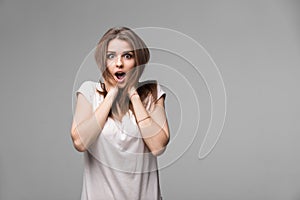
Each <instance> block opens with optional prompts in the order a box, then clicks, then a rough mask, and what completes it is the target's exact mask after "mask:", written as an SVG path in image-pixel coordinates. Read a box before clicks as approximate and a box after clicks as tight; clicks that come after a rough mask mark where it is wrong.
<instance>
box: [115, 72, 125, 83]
mask: <svg viewBox="0 0 300 200" xmlns="http://www.w3.org/2000/svg"><path fill="white" fill-rule="evenodd" d="M125 76H126V73H125V72H116V73H115V77H116V78H117V81H118V82H122V81H124V79H125Z"/></svg>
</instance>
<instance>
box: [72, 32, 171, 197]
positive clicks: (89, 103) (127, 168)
mask: <svg viewBox="0 0 300 200" xmlns="http://www.w3.org/2000/svg"><path fill="white" fill-rule="evenodd" d="M149 58H150V53H149V50H148V48H147V47H146V45H145V43H144V42H143V41H142V39H141V38H140V37H139V36H138V35H136V33H134V32H133V31H132V30H131V29H129V28H126V27H121V28H111V29H110V30H108V31H107V32H106V33H105V34H104V35H103V37H102V38H101V40H100V41H99V43H98V45H97V47H96V51H95V59H96V62H97V65H98V67H99V69H100V71H101V73H102V77H103V82H101V81H99V83H97V82H92V81H86V82H84V83H83V84H82V85H81V86H80V88H79V90H78V91H77V92H76V94H77V104H76V110H75V114H74V119H73V124H72V129H71V136H72V140H73V144H74V147H75V148H76V149H77V150H78V151H80V152H84V162H85V170H84V180H83V189H82V196H81V199H82V200H86V199H89V200H99V199H105V200H110V199H116V200H120V199H121V200H122V199H124V200H125V199H126V200H148V199H149V200H156V199H161V198H162V197H161V193H160V186H159V175H158V168H157V156H158V155H160V154H162V153H163V152H164V150H165V148H166V145H167V144H168V142H169V128H168V123H167V119H166V114H165V109H164V100H165V92H164V91H162V90H161V88H160V86H159V85H158V84H157V83H156V82H154V81H148V82H143V83H140V82H139V78H140V77H141V75H142V73H143V70H144V67H145V65H146V63H147V62H148V61H149Z"/></svg>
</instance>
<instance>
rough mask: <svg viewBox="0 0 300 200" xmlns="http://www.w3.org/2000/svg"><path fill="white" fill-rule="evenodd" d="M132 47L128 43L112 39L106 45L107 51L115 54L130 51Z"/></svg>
mask: <svg viewBox="0 0 300 200" xmlns="http://www.w3.org/2000/svg"><path fill="white" fill-rule="evenodd" d="M131 50H133V49H132V46H131V44H130V43H129V42H127V41H125V40H120V39H117V38H115V39H113V40H111V41H110V42H109V43H108V46H107V51H113V52H117V53H121V52H123V51H131Z"/></svg>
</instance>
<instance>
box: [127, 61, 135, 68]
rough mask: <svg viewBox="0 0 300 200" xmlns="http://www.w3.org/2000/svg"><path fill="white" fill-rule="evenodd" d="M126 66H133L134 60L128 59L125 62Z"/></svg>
mask: <svg viewBox="0 0 300 200" xmlns="http://www.w3.org/2000/svg"><path fill="white" fill-rule="evenodd" d="M126 66H127V68H129V69H131V68H133V67H135V61H134V60H128V61H127V62H126Z"/></svg>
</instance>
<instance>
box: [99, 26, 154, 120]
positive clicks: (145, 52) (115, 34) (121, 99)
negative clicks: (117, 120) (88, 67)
mask: <svg viewBox="0 0 300 200" xmlns="http://www.w3.org/2000/svg"><path fill="white" fill-rule="evenodd" d="M116 38H117V39H120V40H124V41H126V42H128V43H129V44H130V45H131V46H132V48H133V54H134V59H135V67H134V68H133V70H131V72H130V80H131V81H130V83H128V84H127V85H126V86H125V87H124V88H123V89H119V93H118V95H117V97H116V101H114V104H113V106H112V109H111V112H110V114H109V115H110V116H111V117H114V116H123V115H124V114H125V113H126V112H127V111H128V110H129V109H132V105H131V104H130V103H129V98H128V95H127V91H128V89H130V88H131V87H132V86H136V87H137V84H138V81H139V79H140V77H141V75H142V73H143V71H144V68H145V65H146V64H147V63H148V61H149V59H150V52H149V49H148V47H147V46H146V44H145V43H144V41H143V40H142V39H141V38H140V37H139V36H138V35H137V34H136V33H135V32H133V31H132V30H131V29H129V28H127V27H114V28H110V29H109V30H108V31H107V32H106V33H105V34H104V35H103V36H102V38H101V39H100V41H99V42H98V44H97V47H96V50H95V60H96V63H97V65H98V67H99V69H100V71H101V73H102V77H103V79H104V80H106V81H107V82H108V83H110V84H112V83H111V82H110V79H111V78H113V77H112V75H111V74H110V73H109V71H108V69H107V66H106V53H107V47H108V44H109V42H110V41H111V40H113V39H116ZM100 83H101V87H102V89H103V91H102V92H101V91H99V92H100V94H102V95H104V96H106V94H107V91H106V89H105V85H104V83H102V82H101V81H100ZM155 91H156V90H154V88H153V87H151V86H149V85H148V86H145V84H142V85H141V86H140V87H138V88H137V92H138V93H139V95H140V96H141V100H142V101H144V100H145V99H146V96H147V95H148V94H149V92H150V93H151V94H152V93H153V92H154V93H155ZM155 96H156V95H155Z"/></svg>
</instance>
